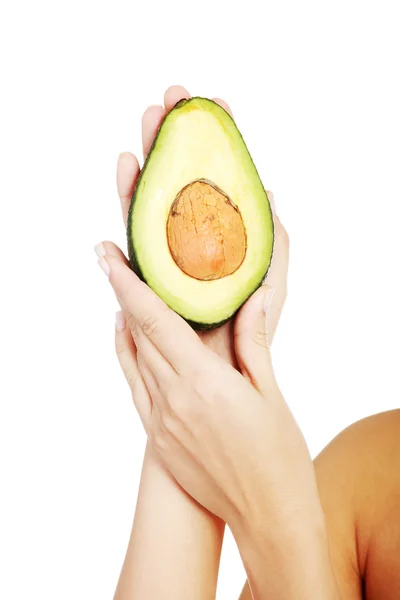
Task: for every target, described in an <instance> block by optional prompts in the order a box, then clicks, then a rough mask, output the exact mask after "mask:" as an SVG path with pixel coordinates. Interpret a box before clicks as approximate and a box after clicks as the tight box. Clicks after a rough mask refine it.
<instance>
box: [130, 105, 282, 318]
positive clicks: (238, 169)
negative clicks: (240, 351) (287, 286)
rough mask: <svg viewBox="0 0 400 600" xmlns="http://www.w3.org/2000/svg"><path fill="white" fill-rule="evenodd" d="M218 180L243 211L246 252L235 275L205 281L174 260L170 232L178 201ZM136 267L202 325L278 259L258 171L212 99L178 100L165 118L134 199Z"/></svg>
mask: <svg viewBox="0 0 400 600" xmlns="http://www.w3.org/2000/svg"><path fill="white" fill-rule="evenodd" d="M199 180H206V181H210V182H212V183H213V184H214V185H215V186H217V187H218V188H219V189H220V190H222V191H223V193H224V194H226V195H227V196H228V197H229V198H230V200H231V202H232V203H233V204H234V205H235V206H236V207H237V209H238V210H239V211H240V215H241V217H242V219H243V223H244V226H245V230H246V242H247V248H246V254H245V257H244V260H243V262H242V264H241V265H240V267H239V268H238V269H237V270H236V271H235V272H234V273H232V274H230V275H228V276H225V277H221V278H220V279H214V280H211V281H201V280H199V279H195V278H194V277H190V276H189V275H187V274H186V273H184V272H183V271H182V270H181V269H180V268H179V266H178V265H177V264H176V262H175V261H174V259H173V257H172V254H171V251H170V248H169V244H168V237H167V221H168V216H169V213H170V209H171V206H172V204H173V203H174V201H175V199H176V197H177V196H178V194H179V193H180V191H181V190H182V189H183V188H184V187H185V186H187V185H188V184H189V183H191V182H194V181H199ZM127 233H128V250H129V258H130V261H131V265H132V268H133V269H134V271H135V272H136V273H138V275H139V276H140V277H141V278H142V279H143V280H144V281H145V282H146V283H147V284H148V285H149V286H150V287H151V288H152V289H153V290H154V291H155V292H156V293H157V295H158V296H160V297H161V298H162V299H163V300H164V301H165V302H166V304H168V306H170V308H172V309H173V310H174V311H175V312H177V313H178V314H180V315H181V316H182V317H183V318H184V319H186V320H187V321H188V322H189V323H190V324H191V325H192V326H193V327H194V328H196V329H211V328H214V327H217V326H219V325H221V324H222V323H224V322H225V321H227V320H228V319H230V318H231V317H232V316H233V315H234V314H235V313H236V311H237V310H238V309H239V308H240V306H241V305H242V304H243V303H244V302H245V301H246V300H247V298H248V297H249V296H250V295H251V294H252V293H253V292H254V291H255V290H256V289H257V288H258V287H259V285H260V284H261V283H262V281H263V279H264V277H265V275H266V273H267V271H268V268H269V265H270V262H271V258H272V250H273V239H274V231H273V219H272V213H271V208H270V205H269V202H268V198H267V195H266V192H265V190H264V187H263V185H262V182H261V180H260V178H259V175H258V173H257V170H256V168H255V166H254V163H253V161H252V159H251V156H250V154H249V152H248V150H247V148H246V145H245V143H244V141H243V138H242V136H241V135H240V132H239V131H238V129H237V127H236V125H235V123H234V121H233V119H232V118H231V117H230V116H229V115H228V113H227V112H226V111H225V110H224V109H223V108H222V107H221V106H219V105H218V104H216V103H215V102H213V101H211V100H208V99H206V98H197V97H195V98H191V99H190V100H182V101H180V102H178V104H177V105H176V106H175V108H174V109H173V110H172V111H171V112H170V113H169V114H168V115H167V116H166V117H165V119H164V121H163V123H162V125H161V127H160V129H159V131H158V134H157V136H156V138H155V140H154V142H153V145H152V148H151V150H150V152H149V154H148V156H147V159H146V162H145V164H144V167H143V169H142V172H141V175H140V177H139V180H138V182H137V184H136V188H135V191H134V194H133V197H132V202H131V206H130V211H129V219H128V231H127Z"/></svg>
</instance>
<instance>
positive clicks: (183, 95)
mask: <svg viewBox="0 0 400 600" xmlns="http://www.w3.org/2000/svg"><path fill="white" fill-rule="evenodd" d="M189 98H190V93H189V92H188V91H187V89H186V88H184V87H182V86H181V85H171V87H169V88H168V89H167V91H166V92H165V94H164V106H165V110H166V112H169V111H170V110H172V109H173V108H174V106H175V104H176V103H177V102H179V100H183V99H186V100H188V99H189Z"/></svg>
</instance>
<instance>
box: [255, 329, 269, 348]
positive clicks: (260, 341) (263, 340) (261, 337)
mask: <svg viewBox="0 0 400 600" xmlns="http://www.w3.org/2000/svg"><path fill="white" fill-rule="evenodd" d="M253 341H254V343H255V344H257V345H258V346H261V347H262V348H269V343H268V336H267V330H265V331H264V330H261V331H260V330H256V331H255V332H254V333H253Z"/></svg>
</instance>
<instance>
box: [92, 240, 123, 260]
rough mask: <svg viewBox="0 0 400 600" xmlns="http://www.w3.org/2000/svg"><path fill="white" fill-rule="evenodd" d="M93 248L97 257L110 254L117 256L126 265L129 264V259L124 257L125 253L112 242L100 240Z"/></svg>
mask: <svg viewBox="0 0 400 600" xmlns="http://www.w3.org/2000/svg"><path fill="white" fill-rule="evenodd" d="M94 249H95V252H96V254H97V256H98V257H99V258H102V257H104V256H106V255H107V254H109V255H110V256H115V258H119V259H120V260H121V261H122V262H124V263H125V264H126V265H129V260H128V259H127V258H126V256H125V254H124V253H123V252H122V250H120V248H118V246H117V245H116V244H114V243H113V242H102V243H101V244H97V246H95V247H94Z"/></svg>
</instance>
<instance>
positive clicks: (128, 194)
mask: <svg viewBox="0 0 400 600" xmlns="http://www.w3.org/2000/svg"><path fill="white" fill-rule="evenodd" d="M139 173H140V168H139V163H138V159H137V158H136V156H135V155H134V154H131V152H122V154H120V155H119V158H118V164H117V189H118V195H119V199H120V201H121V209H122V216H123V219H124V223H125V227H126V223H127V220H128V211H129V206H130V204H131V199H132V195H133V191H134V189H135V185H136V181H137V178H138V176H139Z"/></svg>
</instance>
